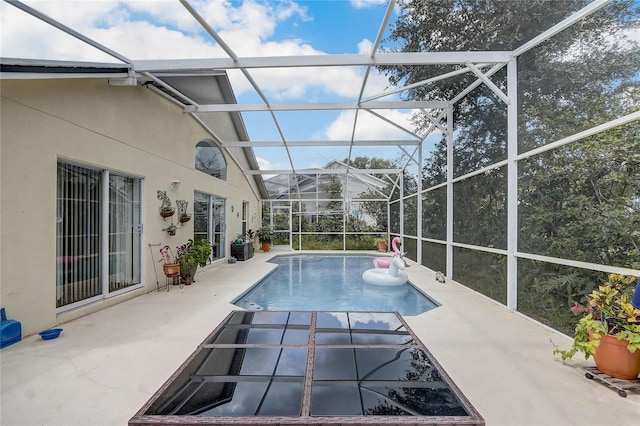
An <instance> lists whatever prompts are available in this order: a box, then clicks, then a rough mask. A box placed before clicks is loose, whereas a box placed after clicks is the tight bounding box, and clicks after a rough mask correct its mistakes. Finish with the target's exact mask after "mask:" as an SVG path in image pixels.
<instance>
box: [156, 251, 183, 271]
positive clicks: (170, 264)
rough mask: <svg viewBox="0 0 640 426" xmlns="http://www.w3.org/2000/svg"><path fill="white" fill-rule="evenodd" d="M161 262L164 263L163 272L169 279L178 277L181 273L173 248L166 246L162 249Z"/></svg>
mask: <svg viewBox="0 0 640 426" xmlns="http://www.w3.org/2000/svg"><path fill="white" fill-rule="evenodd" d="M160 262H163V265H162V270H163V271H164V274H165V275H166V276H167V277H177V276H178V274H179V273H180V263H179V262H178V259H177V258H176V257H175V256H174V255H173V251H171V247H169V246H164V247H162V248H161V249H160Z"/></svg>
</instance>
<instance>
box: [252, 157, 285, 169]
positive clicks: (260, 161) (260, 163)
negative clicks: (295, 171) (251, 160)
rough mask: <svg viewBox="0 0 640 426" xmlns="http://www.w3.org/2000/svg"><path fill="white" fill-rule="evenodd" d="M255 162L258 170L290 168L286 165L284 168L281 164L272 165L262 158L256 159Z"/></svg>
mask: <svg viewBox="0 0 640 426" xmlns="http://www.w3.org/2000/svg"><path fill="white" fill-rule="evenodd" d="M256 161H257V163H258V166H259V167H260V170H283V169H290V168H291V166H290V165H288V164H287V165H286V166H285V165H284V164H282V163H273V162H271V161H269V160H267V159H266V158H263V157H256Z"/></svg>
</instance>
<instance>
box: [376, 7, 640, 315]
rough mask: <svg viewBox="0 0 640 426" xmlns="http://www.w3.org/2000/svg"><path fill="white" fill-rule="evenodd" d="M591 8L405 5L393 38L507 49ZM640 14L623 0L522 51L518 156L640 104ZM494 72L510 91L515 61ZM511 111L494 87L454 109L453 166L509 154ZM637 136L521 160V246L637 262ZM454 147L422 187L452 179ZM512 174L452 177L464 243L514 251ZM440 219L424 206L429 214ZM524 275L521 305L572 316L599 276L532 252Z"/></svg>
mask: <svg viewBox="0 0 640 426" xmlns="http://www.w3.org/2000/svg"><path fill="white" fill-rule="evenodd" d="M585 4H587V2H585V1H578V0H574V1H563V2H549V1H544V0H532V1H527V2H524V1H523V2H504V1H498V0H485V1H479V0H448V1H447V0H400V1H399V2H398V6H399V8H400V11H401V13H400V17H399V19H398V21H397V23H396V24H395V26H394V27H393V28H392V31H391V35H390V37H389V38H388V39H387V42H392V43H393V44H394V45H395V46H396V47H394V49H396V50H399V51H403V52H411V51H433V52H442V51H466V50H469V51H474V50H487V51H491V50H507V51H509V50H513V49H515V48H517V47H519V46H521V45H523V44H524V43H526V42H527V41H529V40H531V39H532V38H534V37H535V36H537V35H539V34H541V33H542V32H544V31H545V30H547V29H548V28H550V27H551V26H552V25H554V24H555V23H557V22H560V21H561V20H563V19H564V18H566V17H567V16H569V15H570V14H571V13H573V12H574V11H576V10H578V9H580V8H581V7H583V6H584V5H585ZM639 15H640V9H639V8H638V4H637V2H634V1H631V0H621V1H616V2H612V3H610V4H608V5H606V6H605V7H603V8H602V9H601V10H599V11H597V12H595V13H593V14H591V15H590V16H588V17H586V18H584V19H582V20H581V21H580V23H579V24H576V25H573V26H571V27H570V28H568V29H565V30H564V31H562V32H560V33H558V34H556V35H555V36H554V37H552V38H551V39H549V40H547V41H545V42H543V43H542V44H540V45H539V46H536V47H535V48H533V49H531V50H529V51H527V52H525V53H524V54H522V55H521V56H519V57H518V63H517V65H518V77H517V78H518V81H517V83H518V104H517V111H518V141H519V153H524V152H527V151H529V150H531V149H534V148H536V147H539V146H542V145H546V144H548V143H549V142H553V141H556V140H559V139H562V138H564V137H566V136H570V135H573V134H576V133H578V132H580V131H582V130H585V129H588V128H592V127H594V126H596V125H598V124H601V123H604V122H607V121H611V120H614V119H616V118H618V117H621V116H624V115H627V114H630V113H631V112H633V111H637V110H638V109H640V102H639V100H638V99H639V98H638V93H640V92H639V90H638V86H639V82H640V80H639V77H638V69H640V47H639V44H638V42H637V41H633V40H632V39H631V38H630V35H631V34H633V33H634V31H635V33H637V22H638V16H639ZM461 67H463V65H433V66H390V67H381V70H382V71H383V72H385V73H386V74H387V76H388V77H389V81H390V82H391V84H402V85H409V84H412V83H416V82H419V81H422V80H425V79H427V78H430V77H434V76H436V75H441V74H442V73H445V72H449V71H453V70H456V69H460V68H461ZM476 78H477V77H476V76H475V75H474V74H472V73H465V74H461V75H458V76H456V77H453V78H449V79H445V80H439V81H437V82H434V83H431V84H429V85H421V86H418V87H415V88H412V89H409V90H407V91H405V92H403V93H404V96H405V98H406V99H411V100H414V99H415V100H450V99H452V98H454V97H455V96H456V95H457V94H458V93H460V92H461V91H462V90H463V89H464V88H466V87H468V86H469V85H470V84H471V83H473V81H475V80H476ZM491 80H492V81H493V83H494V84H496V86H498V87H499V88H500V89H501V90H502V91H503V92H505V93H506V92H507V85H506V83H507V81H506V71H505V70H504V69H503V70H501V71H500V72H498V73H496V74H495V75H493V76H492V77H491ZM506 112H507V108H506V105H505V104H504V103H503V102H502V100H500V99H499V98H498V96H497V95H496V94H495V93H494V92H493V91H491V90H490V89H489V88H488V87H486V86H485V85H481V86H479V87H478V88H476V89H475V90H473V91H471V92H470V93H468V94H467V95H466V96H465V97H464V98H463V99H462V100H461V101H460V102H457V103H456V104H455V105H454V120H455V123H454V129H455V134H454V137H455V140H454V161H453V164H451V165H450V167H452V171H453V175H454V176H455V177H457V176H461V175H463V174H465V173H468V172H471V171H475V170H478V169H481V168H483V167H486V166H488V165H490V164H493V163H496V162H498V161H500V160H503V159H505V158H506V139H507V134H506V132H507V121H506ZM414 121H415V124H416V126H417V127H418V129H425V128H426V127H427V126H429V125H430V122H429V121H428V120H426V119H425V118H424V116H422V115H416V116H415V117H414ZM639 140H640V137H639V134H638V125H637V122H634V123H632V124H630V125H627V126H625V127H621V128H617V129H614V130H610V131H607V132H603V133H600V134H598V135H596V136H592V137H590V138H588V139H582V140H580V141H579V142H576V143H571V144H568V145H564V146H562V147H561V148H557V149H554V150H552V151H549V152H547V153H544V154H540V155H536V156H533V157H531V158H529V159H526V160H523V161H520V162H519V166H518V171H519V175H520V176H519V187H518V190H519V191H518V192H519V195H518V197H519V198H518V203H519V207H518V215H519V227H520V229H519V234H518V235H519V247H518V250H519V251H527V252H532V253H537V254H543V255H548V256H555V257H563V258H569V259H575V260H582V261H586V262H593V263H602V264H607V265H619V266H627V267H630V266H631V264H632V263H633V262H640V252H639V251H638V238H639V237H640V222H639V219H638V218H639V217H640V215H639V214H638V213H639V211H638V205H639V203H640V182H639V179H640V177H639V176H640V157H639V154H638V153H640V145H639V142H638V141H639ZM446 154H447V150H446V140H445V139H444V138H443V139H442V140H441V141H440V143H439V144H437V145H436V148H435V150H434V151H433V154H432V156H431V157H429V158H427V159H425V161H424V164H423V186H424V187H425V188H427V187H429V186H432V185H437V184H440V183H443V182H445V181H446V173H447V161H446V158H447V157H446ZM504 175H505V173H504V172H503V171H502V170H501V169H496V170H495V171H492V172H490V173H487V174H484V175H479V176H476V177H473V178H469V179H467V180H465V181H462V182H458V183H456V184H455V185H454V210H455V217H454V231H455V239H456V241H461V242H468V243H472V244H477V245H483V246H496V247H504V245H505V238H506V216H505V211H504V207H505V203H506V179H505V176H504ZM467 181H468V182H467ZM428 201H429V203H428V204H426V206H427V207H428V208H429V209H433V210H434V211H435V212H444V211H446V210H445V206H444V205H442V204H444V203H445V201H446V200H445V199H444V197H432V198H429V200H428ZM424 206H425V205H423V207H424ZM429 214H431V213H430V212H426V213H423V219H424V220H423V222H426V221H428V219H427V218H426V217H428V216H429ZM439 214H442V213H439ZM483 236H486V237H483ZM483 238H484V241H483ZM456 268H463V265H460V264H457V265H456ZM493 273H494V272H493V271H492V270H491V268H490V267H487V268H486V270H485V271H481V270H478V271H474V278H476V279H477V281H482V280H485V281H486V286H487V287H489V286H491V285H492V282H493V279H494V277H493ZM518 273H519V276H518V284H519V293H518V303H519V306H518V309H519V310H521V311H524V312H525V313H527V314H531V315H532V316H534V317H536V316H537V317H538V318H539V319H541V320H542V321H543V322H552V323H555V320H554V319H553V318H552V317H554V316H557V315H558V311H559V310H565V309H566V310H567V312H568V308H569V307H570V305H569V304H570V303H571V302H572V301H579V299H581V298H583V297H584V295H585V294H586V292H588V291H589V289H590V288H591V287H593V286H594V285H596V284H597V280H598V279H599V274H597V273H593V272H591V271H588V270H585V269H578V268H566V267H557V266H555V265H551V264H547V263H539V262H533V261H530V262H527V261H523V260H521V261H520V262H519V268H518ZM454 274H455V271H454ZM483 275H484V277H483ZM481 291H482V290H481ZM567 305H569V306H567Z"/></svg>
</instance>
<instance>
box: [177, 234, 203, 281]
mask: <svg viewBox="0 0 640 426" xmlns="http://www.w3.org/2000/svg"><path fill="white" fill-rule="evenodd" d="M177 249H178V256H177V260H178V263H180V271H181V272H180V275H181V277H182V279H183V280H184V282H185V284H191V283H192V282H193V277H194V276H195V274H196V270H197V269H198V266H201V267H204V266H206V264H207V261H208V260H209V256H211V244H210V243H209V241H207V240H198V241H197V242H194V241H193V240H192V239H189V240H187V242H186V243H185V244H183V245H181V246H178V247H177Z"/></svg>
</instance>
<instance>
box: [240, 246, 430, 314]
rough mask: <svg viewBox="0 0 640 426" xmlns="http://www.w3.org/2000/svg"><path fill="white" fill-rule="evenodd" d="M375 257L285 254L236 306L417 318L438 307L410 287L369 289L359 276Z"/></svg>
mask: <svg viewBox="0 0 640 426" xmlns="http://www.w3.org/2000/svg"><path fill="white" fill-rule="evenodd" d="M374 258H375V257H374V256H366V255H286V256H277V257H275V258H273V259H272V260H270V262H272V263H276V264H277V265H278V267H277V268H276V269H275V270H274V271H273V272H272V273H271V274H269V275H268V276H267V277H265V278H264V279H263V280H262V281H260V282H259V283H257V284H256V285H255V286H254V287H252V288H251V289H250V290H249V291H248V292H246V293H245V294H243V295H242V296H240V297H239V298H237V299H236V300H234V301H233V302H232V303H234V304H235V305H236V306H239V307H242V308H245V309H251V310H266V311H291V310H296V311H352V312H353V311H358V312H363V311H372V312H399V313H400V314H401V315H409V316H413V315H419V314H421V313H424V312H427V311H429V310H431V309H433V308H435V307H437V306H438V304H437V303H436V302H434V301H433V300H431V299H430V298H429V297H428V296H426V295H425V294H424V293H422V292H421V291H419V290H418V289H416V288H415V287H414V286H413V285H411V283H407V284H406V285H403V286H401V287H380V286H372V285H369V284H367V283H365V282H364V281H363V280H362V273H363V272H364V271H365V270H367V269H370V268H372V267H373V264H372V261H373V259H374Z"/></svg>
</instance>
